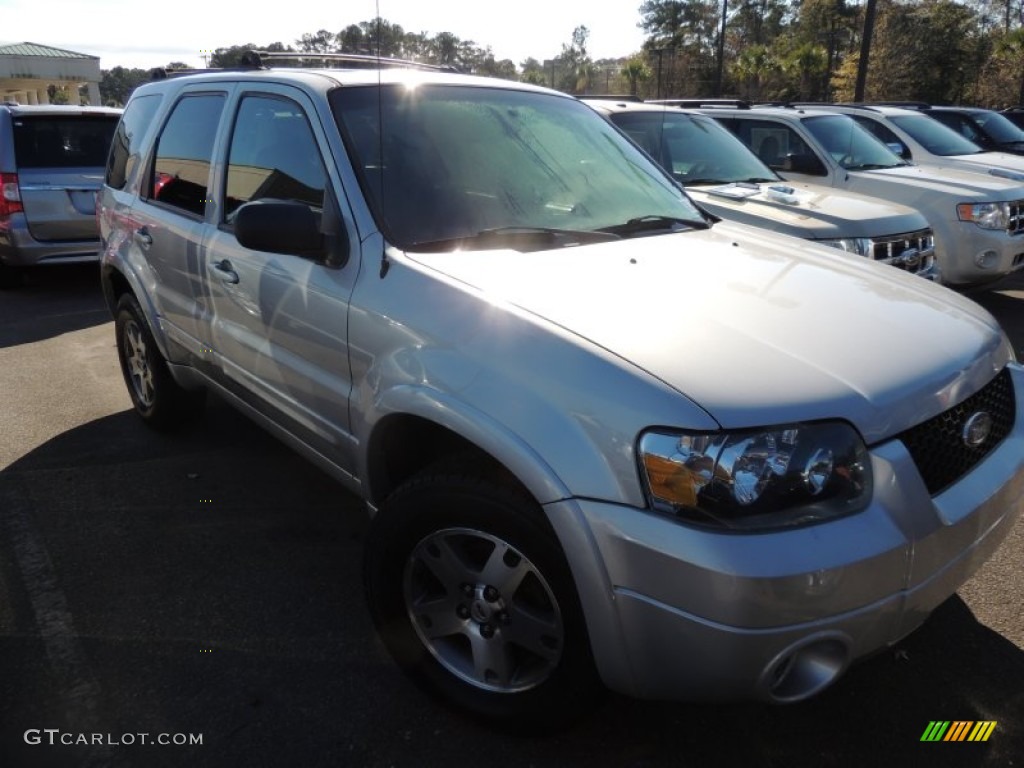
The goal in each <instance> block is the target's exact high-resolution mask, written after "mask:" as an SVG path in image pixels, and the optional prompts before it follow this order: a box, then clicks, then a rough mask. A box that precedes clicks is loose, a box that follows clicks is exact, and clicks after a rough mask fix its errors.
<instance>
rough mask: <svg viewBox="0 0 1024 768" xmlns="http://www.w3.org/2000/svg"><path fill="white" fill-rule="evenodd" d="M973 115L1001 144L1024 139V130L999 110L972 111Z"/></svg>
mask: <svg viewBox="0 0 1024 768" xmlns="http://www.w3.org/2000/svg"><path fill="white" fill-rule="evenodd" d="M971 117H972V118H974V120H975V121H976V122H977V123H978V125H980V126H981V127H982V129H983V130H984V131H985V133H987V134H988V135H989V136H991V137H992V138H993V139H994V140H995V141H996V142H997V143H999V144H1010V143H1012V142H1015V141H1024V131H1022V130H1021V129H1020V128H1018V127H1017V126H1016V125H1014V124H1013V123H1012V122H1011V121H1010V120H1008V119H1007V118H1006V117H1005V116H1004V115H1001V114H999V113H998V112H988V111H985V110H979V111H977V112H971Z"/></svg>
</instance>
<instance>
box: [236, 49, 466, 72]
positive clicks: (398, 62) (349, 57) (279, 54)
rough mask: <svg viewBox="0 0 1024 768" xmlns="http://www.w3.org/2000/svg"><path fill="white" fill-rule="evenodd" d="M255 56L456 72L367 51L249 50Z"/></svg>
mask: <svg viewBox="0 0 1024 768" xmlns="http://www.w3.org/2000/svg"><path fill="white" fill-rule="evenodd" d="M249 53H250V54H252V55H255V56H256V57H257V62H258V65H263V63H264V62H266V61H267V60H268V59H278V60H281V59H284V60H287V61H303V60H312V61H322V62H328V61H329V62H340V63H343V64H350V65H354V66H355V67H357V68H367V69H377V68H380V67H405V68H407V69H424V70H431V71H434V72H457V71H458V70H457V69H456V68H455V67H448V66H440V65H438V64H424V63H423V62H421V61H412V60H410V59H395V58H391V57H390V56H374V55H373V54H368V53H303V52H300V51H250V52H249Z"/></svg>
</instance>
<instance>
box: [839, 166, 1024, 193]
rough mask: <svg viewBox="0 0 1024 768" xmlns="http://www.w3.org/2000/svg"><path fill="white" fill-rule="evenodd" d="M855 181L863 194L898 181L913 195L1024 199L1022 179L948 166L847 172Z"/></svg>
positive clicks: (904, 167) (857, 189) (901, 167)
mask: <svg viewBox="0 0 1024 768" xmlns="http://www.w3.org/2000/svg"><path fill="white" fill-rule="evenodd" d="M847 173H848V174H849V176H850V179H851V180H853V181H854V182H855V183H854V184H853V188H854V189H855V190H856V191H858V192H861V193H862V194H871V193H872V191H873V190H874V189H876V188H878V187H884V186H885V185H893V184H899V185H902V186H906V185H911V186H913V187H915V189H916V190H917V192H916V193H915V197H916V198H917V199H922V198H923V196H924V195H928V196H933V197H935V196H938V195H942V196H943V197H947V196H949V195H955V196H956V198H957V200H962V201H965V202H967V201H971V200H978V201H986V202H987V201H998V200H1019V199H1021V198H1024V182H1019V181H1014V180H1012V179H1006V178H1000V177H998V176H991V175H989V176H986V175H983V174H979V173H977V172H975V171H968V170H964V169H960V168H952V167H949V166H944V167H936V166H928V165H903V166H898V167H896V168H882V169H879V170H875V171H847Z"/></svg>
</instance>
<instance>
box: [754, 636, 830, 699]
mask: <svg viewBox="0 0 1024 768" xmlns="http://www.w3.org/2000/svg"><path fill="white" fill-rule="evenodd" d="M849 660H850V654H849V650H848V648H847V644H846V643H845V642H843V641H842V640H840V639H838V638H835V637H828V638H820V639H817V640H812V641H810V642H806V641H805V642H804V643H803V644H801V645H800V646H799V647H796V648H789V649H787V650H786V651H784V652H782V653H781V654H779V655H778V656H776V657H775V659H774V660H773V661H772V663H771V664H769V665H768V667H767V669H766V670H765V674H764V677H763V679H764V681H765V683H766V686H767V689H768V696H769V698H771V700H772V701H776V702H779V703H791V702H796V701H802V700H803V699H806V698H809V697H811V696H814V695H815V694H817V693H820V692H821V691H823V690H824V689H825V688H827V687H828V686H829V685H831V684H832V683H833V682H834V681H835V680H836V678H838V677H839V675H840V674H842V672H843V670H845V669H846V665H847V664H848V663H849Z"/></svg>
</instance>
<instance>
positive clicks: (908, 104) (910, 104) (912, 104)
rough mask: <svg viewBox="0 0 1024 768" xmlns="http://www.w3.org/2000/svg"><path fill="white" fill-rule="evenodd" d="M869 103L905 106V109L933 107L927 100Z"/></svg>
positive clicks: (877, 105)
mask: <svg viewBox="0 0 1024 768" xmlns="http://www.w3.org/2000/svg"><path fill="white" fill-rule="evenodd" d="M867 105H868V106H872V107H903V108H904V109H931V108H932V105H931V104H929V103H928V102H926V101H872V102H869V103H868V104H867Z"/></svg>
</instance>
